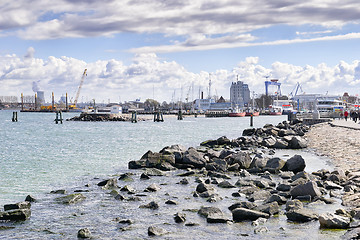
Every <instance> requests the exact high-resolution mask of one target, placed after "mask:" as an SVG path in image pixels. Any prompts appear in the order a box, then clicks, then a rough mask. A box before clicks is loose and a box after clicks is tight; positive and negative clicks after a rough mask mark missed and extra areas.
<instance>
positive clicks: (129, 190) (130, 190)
mask: <svg viewBox="0 0 360 240" xmlns="http://www.w3.org/2000/svg"><path fill="white" fill-rule="evenodd" d="M120 191H122V192H127V193H128V194H135V192H136V191H135V189H134V188H133V187H131V186H129V185H125V186H124V187H122V188H121V189H120Z"/></svg>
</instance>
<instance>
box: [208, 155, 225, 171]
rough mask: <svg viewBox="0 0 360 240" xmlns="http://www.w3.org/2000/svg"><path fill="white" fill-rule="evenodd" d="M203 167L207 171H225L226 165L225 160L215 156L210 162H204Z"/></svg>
mask: <svg viewBox="0 0 360 240" xmlns="http://www.w3.org/2000/svg"><path fill="white" fill-rule="evenodd" d="M205 168H206V170H209V171H217V172H225V171H226V170H227V168H228V166H227V162H226V161H225V160H223V159H219V158H215V159H213V160H212V161H211V162H209V163H206V165H205Z"/></svg>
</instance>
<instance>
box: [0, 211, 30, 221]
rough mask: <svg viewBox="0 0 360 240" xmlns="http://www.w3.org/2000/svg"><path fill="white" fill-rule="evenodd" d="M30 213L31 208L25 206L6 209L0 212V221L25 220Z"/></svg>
mask: <svg viewBox="0 0 360 240" xmlns="http://www.w3.org/2000/svg"><path fill="white" fill-rule="evenodd" d="M30 215H31V210H30V209H27V208H23V209H14V210H8V211H5V212H0V221H25V220H27V219H28V218H29V217H30Z"/></svg>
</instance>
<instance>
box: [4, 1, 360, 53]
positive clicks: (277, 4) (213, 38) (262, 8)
mask: <svg viewBox="0 0 360 240" xmlns="http://www.w3.org/2000/svg"><path fill="white" fill-rule="evenodd" d="M0 9H1V14H0V31H1V30H3V31H6V32H7V33H8V34H11V33H12V34H17V35H18V36H19V37H21V38H24V39H31V40H44V39H56V38H69V37H70V38H74V37H75V38H81V37H84V38H85V37H90V36H113V35H114V34H117V33H128V32H131V33H146V34H148V33H149V34H152V33H155V34H162V35H166V36H168V37H171V38H173V37H181V39H185V40H183V42H181V43H176V44H174V45H170V46H166V45H165V46H155V47H144V48H139V49H133V51H134V52H142V51H145V52H170V51H188V50H206V49H215V48H230V47H243V46H258V45H274V44H291V43H296V42H301V41H302V39H299V40H295V39H289V40H288V41H287V40H279V41H273V42H271V41H270V42H265V43H262V41H261V39H257V38H255V37H254V36H253V34H252V33H251V32H252V31H254V30H257V29H261V28H265V27H271V26H277V25H290V26H300V25H303V24H310V25H312V26H318V27H319V26H322V27H323V29H324V30H323V31H314V32H313V33H312V34H310V35H314V33H316V34H315V35H316V36H319V35H320V37H318V38H316V39H314V41H322V40H338V39H344V38H345V39H348V38H354V37H355V36H351V35H350V34H343V35H342V36H344V38H342V37H341V36H338V37H330V36H329V37H328V38H326V36H327V35H328V34H331V31H332V30H333V28H334V27H336V28H339V27H341V26H343V25H345V24H349V23H354V24H357V23H359V20H360V17H359V16H360V10H359V7H358V3H357V2H356V1H353V0H344V1H342V2H341V5H339V4H338V2H336V1H327V0H304V1H281V0H274V1H267V0H255V1H253V0H252V1H231V0H218V1H209V0H197V1H145V0H123V1H115V0H104V1H69V0H58V1H55V2H54V1H50V0H42V1H40V0H35V1H26V0H17V1H9V0H6V1H2V3H1V4H0ZM2 34H3V35H4V33H2ZM304 35H306V36H308V35H309V34H305V33H301V32H298V36H304ZM199 36H200V37H199ZM321 36H322V37H321ZM356 38H358V37H356ZM255 39H256V40H259V41H257V42H256V43H255V42H254V40H255ZM306 40H309V41H312V39H306ZM306 40H305V41H306ZM174 41H175V42H176V40H174Z"/></svg>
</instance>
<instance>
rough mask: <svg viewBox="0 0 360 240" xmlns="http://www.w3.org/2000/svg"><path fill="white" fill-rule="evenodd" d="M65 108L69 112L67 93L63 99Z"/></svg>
mask: <svg viewBox="0 0 360 240" xmlns="http://www.w3.org/2000/svg"><path fill="white" fill-rule="evenodd" d="M65 108H66V111H69V104H68V94H67V93H66V98H65Z"/></svg>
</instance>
